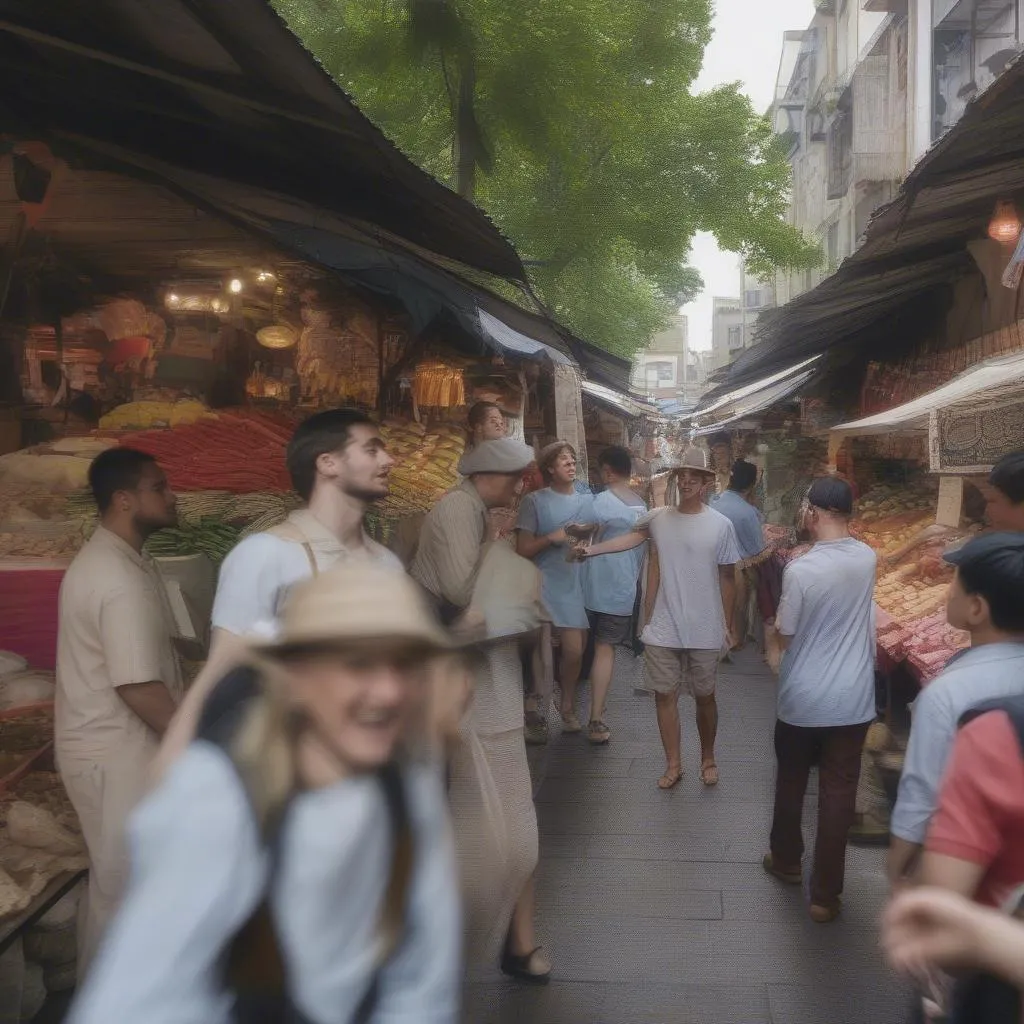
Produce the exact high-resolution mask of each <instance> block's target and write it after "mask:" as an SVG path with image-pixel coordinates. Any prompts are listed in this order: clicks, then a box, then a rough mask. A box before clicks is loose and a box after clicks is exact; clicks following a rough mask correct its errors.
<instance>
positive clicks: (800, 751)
mask: <svg viewBox="0 0 1024 1024" xmlns="http://www.w3.org/2000/svg"><path fill="white" fill-rule="evenodd" d="M852 514H853V492H852V491H851V489H850V485H849V484H848V483H846V482H845V481H844V480H840V479H838V478H836V477H821V478H819V479H818V480H815V481H814V483H813V484H812V485H811V488H810V490H809V491H808V492H807V498H806V499H805V501H804V504H803V506H802V508H801V517H802V525H803V527H804V528H805V529H806V530H807V531H808V532H809V533H810V534H811V536H812V537H813V538H814V541H815V543H814V546H813V547H812V548H811V550H810V551H808V552H807V554H806V555H803V556H802V557H800V558H798V559H796V560H794V561H792V562H790V563H789V565H787V566H786V571H785V573H784V575H783V577H782V597H781V599H780V601H779V613H778V615H777V616H776V619H775V628H776V629H777V630H778V633H779V641H780V643H781V645H782V647H783V648H784V650H785V655H784V656H783V659H782V669H781V672H780V675H779V695H778V720H777V721H776V723H775V757H776V760H777V762H778V772H777V774H776V781H775V810H774V814H773V816H772V831H771V840H770V852H769V853H768V854H767V856H766V857H765V858H764V861H763V865H764V869H765V871H767V872H768V873H769V874H771V875H774V876H775V877H776V878H778V879H780V880H782V881H783V882H787V883H790V884H792V885H798V884H799V883H800V882H801V880H802V872H801V860H802V858H803V852H804V842H803V835H802V831H801V819H802V817H803V808H804V796H805V794H806V792H807V780H808V777H809V775H810V771H811V768H812V766H813V765H815V764H817V765H818V834H817V838H816V842H815V849H814V868H813V871H812V873H811V885H810V890H811V891H810V896H811V904H810V908H809V909H810V916H811V919H812V920H814V921H816V922H818V923H819V924H826V923H828V922H829V921H833V920H835V918H836V917H838V915H839V910H840V895H841V894H842V891H843V882H844V877H845V869H846V842H847V833H848V831H849V828H850V825H851V824H852V823H853V816H854V811H855V809H856V801H857V782H858V779H859V778H860V765H861V750H862V749H863V746H864V738H865V736H866V735H867V731H868V727H869V726H870V724H871V722H872V721H873V720H874V717H875V616H874V602H873V591H874V586H875V567H876V558H875V553H874V551H872V550H871V548H869V547H868V546H867V545H866V544H863V543H861V542H860V541H859V540H856V539H855V538H854V537H852V536H850V517H851V515H852Z"/></svg>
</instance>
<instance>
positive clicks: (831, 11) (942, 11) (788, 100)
mask: <svg viewBox="0 0 1024 1024" xmlns="http://www.w3.org/2000/svg"><path fill="white" fill-rule="evenodd" d="M815 8H816V13H815V15H814V18H813V19H812V21H811V24H810V25H809V26H808V27H807V28H806V29H804V30H802V31H795V32H786V33H785V35H784V37H783V44H782V55H781V58H780V61H779V74H778V80H777V83H776V91H775V102H774V104H773V108H772V117H773V119H774V126H775V131H776V133H777V134H778V135H779V136H781V137H782V139H783V140H784V141H785V142H786V144H787V146H788V150H789V161H790V165H791V166H792V169H793V177H792V196H791V202H790V210H789V220H790V223H792V224H793V225H794V226H796V227H798V228H799V229H800V230H802V231H803V232H804V233H805V234H807V235H808V236H810V237H812V238H815V239H817V240H818V241H819V242H820V244H821V247H822V250H823V253H824V257H825V259H824V262H823V264H822V265H821V267H819V268H818V269H815V270H810V271H799V272H795V273H791V272H787V271H780V272H779V273H777V274H776V275H775V282H774V285H775V293H776V299H777V301H778V302H779V303H780V304H782V303H785V302H787V301H789V299H792V298H794V297H796V296H797V295H799V294H801V293H802V292H805V291H808V290H809V289H811V288H813V287H815V286H816V285H818V284H819V283H820V282H821V281H822V280H823V279H824V278H825V277H828V276H829V275H830V274H831V273H833V272H834V271H835V270H836V269H837V268H838V266H839V265H840V264H841V263H842V262H843V260H844V259H845V258H846V257H847V256H849V255H850V254H851V253H853V252H854V250H855V249H856V248H857V246H858V245H859V242H860V239H861V237H862V235H863V233H864V231H865V229H866V228H867V225H868V222H869V221H870V219H871V217H872V215H873V214H874V212H875V211H876V210H877V209H878V208H879V207H880V206H883V205H885V204H886V203H888V202H889V201H890V200H892V199H893V198H894V197H895V196H896V194H897V192H898V190H899V186H900V183H901V182H902V180H903V178H904V177H905V176H906V175H907V173H908V172H909V170H910V168H911V167H912V166H913V165H914V163H916V161H917V160H918V159H919V158H920V157H921V156H922V155H923V154H924V153H925V152H926V151H927V150H928V148H929V147H930V146H931V145H932V144H933V143H934V142H935V141H937V140H938V139H939V138H941V137H942V135H943V134H944V133H945V132H946V131H948V130H949V129H950V128H951V127H952V126H953V125H954V124H955V123H956V122H957V120H958V119H959V118H960V117H961V116H962V114H963V112H964V109H965V108H966V106H967V104H968V102H969V101H970V100H971V99H973V98H974V97H975V96H978V95H980V94H981V93H982V92H984V90H985V89H986V88H988V86H989V85H991V84H992V82H994V81H995V79H996V78H997V77H998V75H999V74H1000V73H1001V72H1002V71H1003V70H1004V69H1005V67H1006V65H1007V63H1008V62H1009V61H1010V60H1012V59H1013V57H1014V56H1015V55H1016V54H1017V53H1018V52H1019V51H1020V49H1021V40H1022V37H1024V31H1022V19H1024V0H815Z"/></svg>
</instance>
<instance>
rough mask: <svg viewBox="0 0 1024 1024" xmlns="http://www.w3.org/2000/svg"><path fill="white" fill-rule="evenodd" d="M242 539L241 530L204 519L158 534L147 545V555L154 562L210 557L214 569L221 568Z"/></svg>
mask: <svg viewBox="0 0 1024 1024" xmlns="http://www.w3.org/2000/svg"><path fill="white" fill-rule="evenodd" d="M240 535H241V534H240V531H239V530H238V528H237V527H234V526H231V525H230V524H228V523H224V522H221V521H220V520H218V519H201V520H200V521H199V522H198V523H195V524H182V525H180V526H175V527H172V528H169V529H166V530H158V531H157V532H156V533H154V534H153V536H152V537H150V538H149V540H147V541H146V551H147V552H148V553H149V554H151V555H152V556H153V557H154V558H174V557H177V556H179V555H206V557H207V558H209V559H210V561H211V562H213V564H214V565H220V563H221V562H223V561H224V559H225V558H226V557H227V554H228V552H229V551H230V550H231V549H232V548H233V547H234V546H235V545H236V544H237V543H238V538H239V536H240Z"/></svg>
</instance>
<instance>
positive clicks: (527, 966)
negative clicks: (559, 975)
mask: <svg viewBox="0 0 1024 1024" xmlns="http://www.w3.org/2000/svg"><path fill="white" fill-rule="evenodd" d="M543 948H544V947H543V946H538V947H537V948H536V949H535V950H533V951H532V952H531V953H527V954H526V955H525V956H516V955H515V954H514V953H510V952H509V951H508V950H507V949H506V950H505V952H504V953H502V955H501V973H502V974H505V975H508V977H510V978H515V979H516V980H517V981H525V982H527V984H530V985H546V984H547V983H548V982H549V981H550V980H551V965H550V964H549V963H548V962H547V958H546V957H545V956H544V954H543V952H542V950H543ZM538 960H539V961H540V963H537V962H536V961H538Z"/></svg>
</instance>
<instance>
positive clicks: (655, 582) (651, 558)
mask: <svg viewBox="0 0 1024 1024" xmlns="http://www.w3.org/2000/svg"><path fill="white" fill-rule="evenodd" d="M660 588H661V562H660V560H659V559H658V551H657V548H655V546H654V545H653V544H651V547H650V550H649V551H648V552H647V588H646V589H645V591H644V622H650V621H651V617H652V616H653V615H654V604H655V602H656V601H657V600H658V590H659V589H660Z"/></svg>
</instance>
